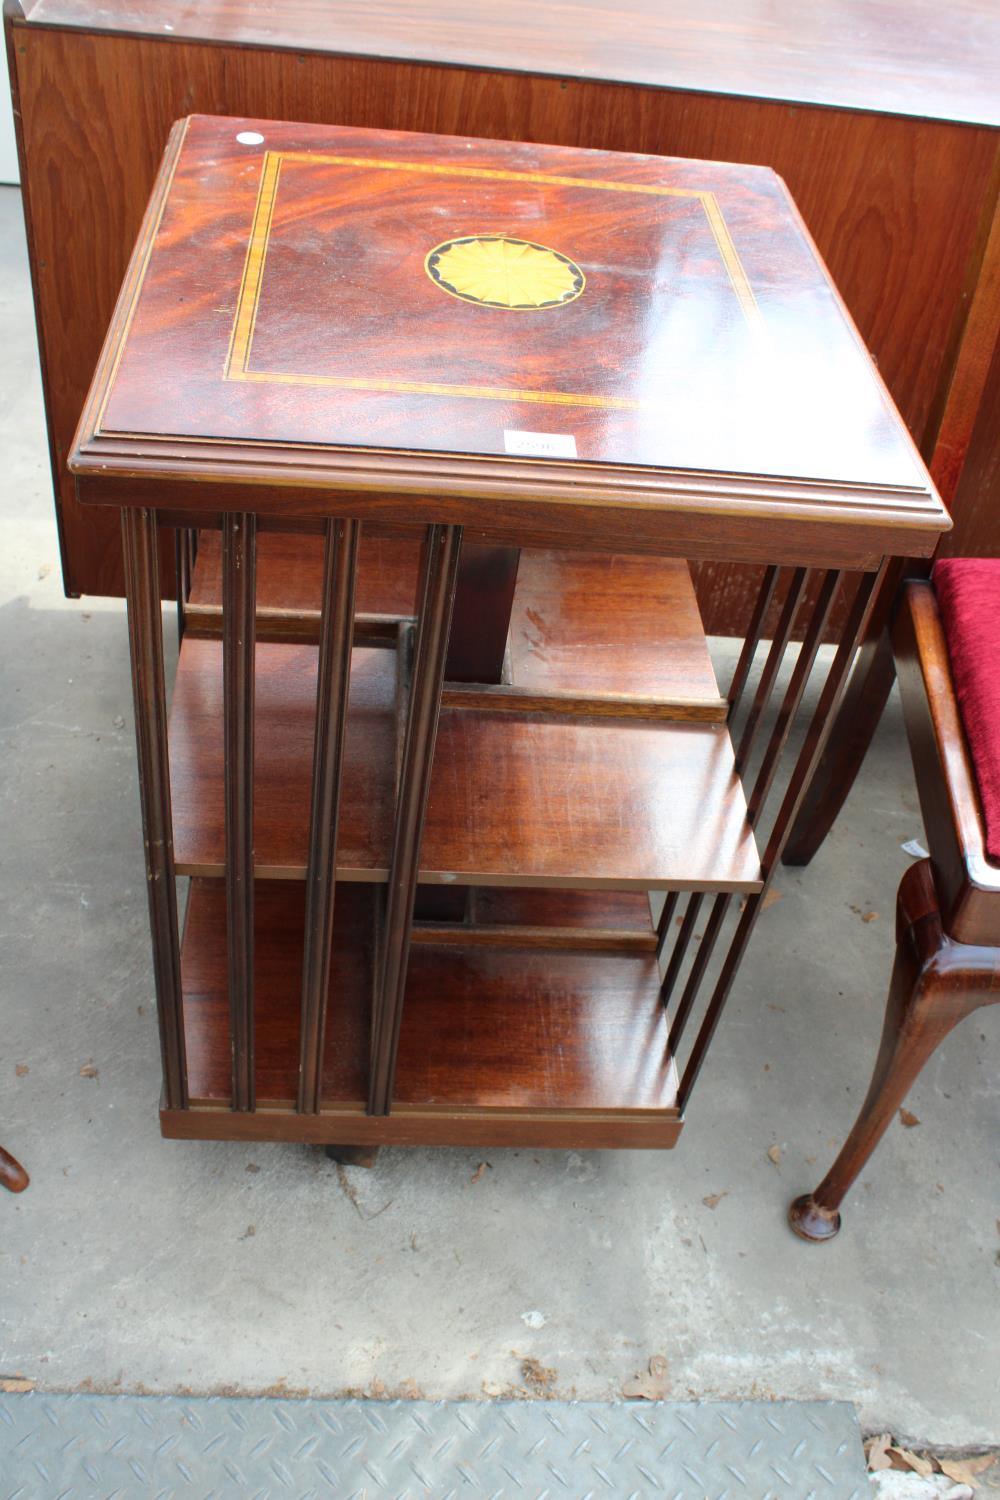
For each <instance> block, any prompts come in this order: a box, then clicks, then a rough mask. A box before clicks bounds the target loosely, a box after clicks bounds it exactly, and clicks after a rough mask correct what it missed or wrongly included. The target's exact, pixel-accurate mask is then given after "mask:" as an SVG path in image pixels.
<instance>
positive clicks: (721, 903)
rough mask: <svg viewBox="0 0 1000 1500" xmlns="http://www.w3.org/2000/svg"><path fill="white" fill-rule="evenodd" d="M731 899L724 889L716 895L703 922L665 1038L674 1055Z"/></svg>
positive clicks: (669, 1050) (668, 1049) (668, 1048)
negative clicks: (703, 928) (689, 969)
mask: <svg viewBox="0 0 1000 1500" xmlns="http://www.w3.org/2000/svg"><path fill="white" fill-rule="evenodd" d="M731 900H732V896H730V895H729V894H728V892H725V891H723V892H722V894H721V895H718V896H716V898H715V901H714V903H713V905H712V910H711V912H710V913H709V917H708V921H707V922H706V923H705V931H704V932H703V933H702V935H701V942H700V943H699V944H698V951H697V953H696V954H695V956H694V962H693V963H692V965H691V972H690V974H689V975H688V977H687V983H686V984H685V986H684V993H683V994H682V995H681V999H680V1004H679V1005H678V1007H677V1013H676V1015H675V1016H674V1019H673V1022H672V1023H671V1026H670V1035H669V1036H668V1038H667V1051H668V1052H670V1053H671V1054H672V1055H673V1056H675V1057H676V1055H677V1048H678V1047H679V1046H680V1044H681V1037H682V1036H683V1035H684V1028H685V1027H686V1025H687V1022H688V1017H689V1016H690V1014H691V1010H692V1008H693V1006H694V1002H695V1000H696V999H697V996H698V991H699V989H700V988H701V981H702V980H703V979H704V977H705V970H706V969H707V968H708V965H709V960H710V959H711V957H712V953H713V952H714V950H715V945H716V943H717V941H718V938H719V932H720V931H721V929H722V924H723V922H724V920H725V916H726V912H727V911H728V910H729V903H730V901H731Z"/></svg>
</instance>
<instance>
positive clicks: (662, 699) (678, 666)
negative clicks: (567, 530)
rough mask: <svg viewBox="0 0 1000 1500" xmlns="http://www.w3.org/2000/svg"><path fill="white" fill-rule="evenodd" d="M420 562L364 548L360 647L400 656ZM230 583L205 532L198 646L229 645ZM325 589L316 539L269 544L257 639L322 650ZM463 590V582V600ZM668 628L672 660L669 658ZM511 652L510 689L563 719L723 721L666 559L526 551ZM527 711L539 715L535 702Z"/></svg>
mask: <svg viewBox="0 0 1000 1500" xmlns="http://www.w3.org/2000/svg"><path fill="white" fill-rule="evenodd" d="M475 550H477V551H478V550H482V551H486V550H487V549H475ZM418 562H419V543H418V542H417V541H416V540H414V541H404V540H395V539H388V540H386V539H380V538H370V537H368V536H365V537H364V538H363V541H362V546H361V553H360V560H359V571H358V593H357V612H358V614H360V615H361V616H362V617H363V619H362V622H360V629H359V630H356V634H355V640H356V643H357V644H367V643H371V642H372V641H374V639H375V638H376V636H380V637H382V638H384V639H385V640H386V641H387V642H390V641H391V643H392V644H393V645H395V638H396V631H395V628H394V626H393V628H391V629H390V628H389V625H390V622H392V621H395V620H397V619H399V618H400V617H412V615H413V610H414V607H415V605H414V593H415V589H416V570H417V565H418ZM221 581H222V580H221V566H220V544H219V536H218V533H216V532H214V531H204V532H203V533H202V534H201V541H200V544H199V548H198V557H197V561H196V563H195V567H194V573H193V583H192V587H191V593H190V597H189V599H188V604H187V609H186V620H187V630H188V633H189V634H190V636H191V637H192V639H196V640H197V639H214V638H216V637H218V636H220V635H221V613H220V611H221V603H220V601H221ZM321 584H322V542H321V540H320V539H319V538H316V537H309V536H296V535H290V534H282V533H274V532H271V533H264V534H262V535H261V536H260V537H259V538H258V543H257V638H258V640H263V641H271V642H276V641H285V642H288V641H309V640H316V641H318V640H319V622H320V614H319V604H320V590H321ZM461 584H462V577H461V574H460V576H459V591H461ZM209 611H212V613H211V614H210V613H209ZM383 620H384V621H385V629H384V630H383V629H382V628H381V626H380V625H379V622H380V621H383ZM675 621H676V622H680V623H679V628H676V629H675V627H674V622H675ZM667 622H670V623H671V630H672V645H671V649H670V650H669V651H665V650H664V649H663V629H664V626H665V625H666V623H667ZM456 629H457V627H456ZM262 631H263V634H262ZM452 634H453V636H454V634H455V630H453V632H452ZM509 641H510V644H509V650H510V658H509V670H510V677H509V682H508V684H507V687H508V688H516V689H522V690H525V692H526V693H527V694H531V695H534V696H535V697H538V696H541V697H542V700H543V701H542V706H545V705H546V704H551V705H552V706H553V707H559V706H560V704H561V705H562V707H563V708H564V710H565V711H566V712H572V711H574V707H575V711H576V712H578V713H579V712H587V711H588V710H587V707H586V705H587V704H589V705H590V711H591V712H601V711H604V712H607V713H612V714H615V713H617V714H622V715H627V714H629V713H634V714H637V715H638V716H640V717H653V716H656V714H657V705H662V716H663V717H665V718H670V717H691V718H700V719H703V720H708V721H713V722H714V721H718V720H720V719H722V718H724V717H725V705H724V704H723V702H722V700H721V698H720V697H719V692H718V688H717V686H716V681H715V675H714V672H713V670H712V664H711V660H710V658H709V655H708V648H707V645H706V643H705V640H704V636H703V634H702V632H701V626H700V616H699V613H698V605H697V602H696V600H695V596H694V591H693V589H692V587H691V581H690V575H689V572H688V569H687V568H686V567H684V566H683V564H678V563H677V562H674V561H671V560H669V559H662V558H641V557H622V556H618V557H614V556H612V557H608V556H605V555H603V554H601V553H578V552H561V553H560V552H540V551H537V550H524V551H522V552H521V554H520V562H519V565H518V571H517V579H516V589H515V593H514V604H513V612H512V613H511V617H510V637H509ZM476 687H477V685H475V684H473V685H469V686H468V687H463V688H462V689H461V690H457V691H455V692H454V693H453V694H452V695H451V697H450V698H449V697H448V696H447V693H448V690H447V689H446V699H445V701H450V702H452V703H454V704H456V705H459V704H461V703H463V702H464V703H466V704H469V703H472V702H475V701H476V698H475V693H476ZM482 696H483V702H482V704H480V706H486V705H487V704H494V705H496V706H498V707H502V706H503V705H504V701H505V697H504V694H502V693H499V694H497V693H494V692H492V685H486V688H485V692H484V694H483V695H482ZM630 700H631V702H630ZM507 701H510V694H509V693H508V694H507ZM521 708H522V711H523V710H524V709H525V708H529V709H530V702H525V703H522V704H521Z"/></svg>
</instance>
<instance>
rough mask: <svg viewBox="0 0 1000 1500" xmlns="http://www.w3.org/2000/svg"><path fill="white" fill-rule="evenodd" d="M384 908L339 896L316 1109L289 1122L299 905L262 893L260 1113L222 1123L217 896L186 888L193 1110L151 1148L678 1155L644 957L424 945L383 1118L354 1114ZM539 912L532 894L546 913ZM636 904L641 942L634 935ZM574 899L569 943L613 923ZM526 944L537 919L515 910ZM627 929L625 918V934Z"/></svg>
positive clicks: (222, 974) (653, 982)
mask: <svg viewBox="0 0 1000 1500" xmlns="http://www.w3.org/2000/svg"><path fill="white" fill-rule="evenodd" d="M380 899H381V896H380V893H379V892H378V891H377V890H376V889H374V888H372V887H370V886H364V885H343V886H340V887H338V892H337V907H336V921H335V941H334V963H333V971H332V974H331V981H330V992H329V1001H328V1005H329V1010H328V1017H327V1028H326V1049H325V1069H324V1086H323V1108H322V1111H321V1113H320V1114H319V1115H298V1114H297V1113H296V1112H295V1107H294V1099H295V1092H296V1081H297V1076H298V1049H299V1025H298V1015H299V987H300V974H301V963H302V934H303V927H304V890H303V887H302V886H301V885H299V884H297V883H295V884H293V883H289V882H285V881H275V882H268V881H264V882H259V883H258V885H257V900H256V929H255V939H256V953H255V980H256V1001H255V1007H256V1008H255V1063H256V1083H257V1097H258V1108H257V1110H256V1111H255V1112H254V1113H253V1114H240V1113H234V1112H232V1111H231V1110H229V1108H228V1100H229V1097H230V1094H229V1066H230V1062H229V1059H230V1044H229V1010H228V1002H227V997H226V951H225V889H224V886H223V884H222V882H220V881H215V880H195V881H192V884H191V891H190V896H189V901H188V914H187V920H186V923H185V932H184V944H183V955H182V977H183V982H184V1029H185V1039H186V1045H187V1065H188V1087H189V1094H190V1098H191V1107H190V1108H189V1109H187V1110H164V1111H162V1113H161V1123H162V1128H163V1133H164V1134H165V1135H168V1136H178V1137H186V1138H195V1139H234V1140H235V1139H246V1140H302V1141H318V1142H327V1143H330V1144H367V1143H384V1144H393V1143H396V1144H410V1145H416V1144H427V1145H432V1144H433V1145H444V1144H455V1145H497V1146H502V1145H526V1146H539V1147H544V1146H563V1147H566V1146H578V1147H579V1146H590V1147H599V1146H640V1147H641V1146H649V1147H663V1146H670V1145H673V1143H674V1141H675V1140H676V1137H677V1135H678V1133H679V1131H680V1127H681V1121H680V1118H679V1116H678V1112H677V1109H676V1096H677V1076H676V1071H675V1068H674V1066H673V1062H672V1060H671V1059H670V1058H669V1057H668V1056H667V1052H666V1018H665V1015H664V1012H663V1010H662V1007H661V1006H660V1004H659V977H658V973H657V967H656V959H655V954H653V953H652V952H649V951H646V952H637V951H629V952H627V953H625V954H617V953H611V952H602V951H585V950H583V949H581V950H573V949H570V948H567V947H566V946H565V942H566V926H565V918H566V916H567V910H566V908H565V907H562V908H561V909H560V914H561V916H562V918H563V919H564V925H562V926H561V927H560V928H559V929H558V931H559V942H558V945H557V946H554V947H552V948H541V947H533V948H518V947H514V946H508V945H506V944H505V945H504V946H502V947H493V946H490V945H489V944H483V943H479V944H476V945H475V946H471V947H466V946H463V945H461V944H460V943H459V942H456V941H454V935H450V940H449V941H448V942H442V943H435V942H423V941H421V942H418V943H415V944H414V946H413V949H412V953H411V960H410V972H409V982H408V986H407V993H406V1004H405V1009H404V1017H403V1029H402V1033H401V1036H400V1045H399V1064H398V1068H397V1074H396V1092H395V1096H394V1104H393V1112H392V1114H391V1115H389V1116H384V1117H377V1116H369V1115H366V1114H365V1112H364V1110H365V1104H364V1099H365V1092H366V1081H367V1049H368V1026H369V1017H370V1014H371V1011H370V997H371V983H372V954H373V951H374V945H373V935H374V913H375V909H376V905H375V904H376V902H377V901H379V900H380ZM545 899H546V898H545V897H544V893H543V901H544V900H545ZM635 899H636V903H637V905H636V912H635V918H634V921H635V927H636V929H638V928H639V924H640V923H641V922H642V921H643V920H645V922H646V923H647V925H648V908H646V912H645V916H643V911H642V904H641V898H635ZM603 900H604V898H603V897H602V896H601V895H599V894H597V895H594V896H593V897H590V898H589V899H588V898H585V897H583V896H582V895H581V894H580V893H577V894H576V897H575V901H574V905H573V908H572V909H571V911H570V913H569V915H570V916H571V918H572V920H573V921H574V922H575V923H576V924H578V925H579V927H580V931H581V943H582V944H585V943H586V934H587V932H588V931H592V930H593V929H595V928H596V929H599V930H607V929H610V928H612V927H614V926H615V925H616V923H620V922H621V920H622V916H623V913H622V909H621V903H622V898H621V897H615V898H612V904H611V908H610V910H609V911H607V912H605V911H603V910H602V901H603ZM525 915H526V916H528V917H530V918H532V922H531V925H532V926H533V930H534V931H535V932H536V933H537V932H538V931H539V930H541V929H544V927H545V925H546V923H547V921H548V918H549V915H550V913H549V910H548V907H546V906H544V905H543V906H541V907H539V908H536V909H535V911H533V912H526V913H519V916H525ZM631 920H632V919H631V917H630V921H631Z"/></svg>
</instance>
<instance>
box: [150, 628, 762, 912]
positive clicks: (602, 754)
mask: <svg viewBox="0 0 1000 1500" xmlns="http://www.w3.org/2000/svg"><path fill="white" fill-rule="evenodd" d="M394 693H395V664H394V660H393V655H392V653H391V652H387V651H379V650H371V649H367V648H356V649H355V652H354V661H353V668H352V673H351V701H350V709H349V715H348V730H347V741H346V747H345V753H344V772H343V776H344V780H343V790H342V804H341V815H340V839H339V848H338V861H337V873H338V878H340V879H342V880H362V881H372V880H376V881H384V880H385V878H386V873H387V868H388V854H389V838H390V830H391V821H392V800H393V787H394V779H395V718H394ZM315 700H316V652H315V650H314V649H313V648H311V647H307V646H284V645H267V644H262V645H260V646H259V647H258V650H257V682H256V711H257V719H256V763H255V793H254V806H255V841H254V842H255V855H256V868H257V873H258V876H259V877H262V878H264V877H266V878H279V879H280V878H289V879H295V880H301V879H303V878H304V875H305V866H306V850H307V836H308V830H307V822H308V809H309V786H310V777H311V767H312V753H313V733H314V721H315ZM221 712H222V676H221V648H220V646H219V643H218V642H216V641H199V640H192V641H187V640H186V641H185V642H184V644H183V646H182V648H181V653H180V661H179V663H178V669H177V678H176V681H175V685H174V695H173V702H172V705H171V723H170V738H171V744H170V750H171V785H172V795H173V808H174V848H175V855H176V861H177V869H178V871H179V872H180V873H181V874H191V875H207V874H214V875H218V874H221V873H222V870H223V863H224V827H223V803H222V736H221V729H220V725H221ZM419 878H420V881H421V882H422V883H429V884H437V883H445V884H452V883H458V884H463V885H537V886H578V887H597V888H607V889H618V890H626V889H629V888H640V889H649V888H652V887H663V886H678V887H681V888H683V889H692V888H698V889H704V890H718V889H720V888H726V889H733V890H754V889H757V888H758V886H759V880H760V869H759V862H758V858H757V851H756V848H755V846H754V842H753V836H752V834H751V833H750V830H749V827H748V826H747V823H746V805H745V802H744V799H743V792H742V788H741V787H740V783H739V781H738V779H737V778H736V775H735V771H734V769H733V751H732V746H731V744H730V740H729V735H728V732H727V731H726V729H725V727H724V726H714V725H711V724H707V725H700V724H657V725H649V724H644V723H641V722H621V721H612V720H579V719H574V718H571V717H568V716H557V717H553V718H545V717H544V716H542V715H540V714H506V713H504V714H498V713H488V712H485V711H479V710H470V709H456V708H445V709H443V710H442V713H441V721H440V727H439V730H438V740H437V750H436V754H435V763H434V774H433V778H432V782H431V793H430V804H429V807H428V811H427V821H426V824H425V830H424V839H423V849H422V856H421V870H420V877H419Z"/></svg>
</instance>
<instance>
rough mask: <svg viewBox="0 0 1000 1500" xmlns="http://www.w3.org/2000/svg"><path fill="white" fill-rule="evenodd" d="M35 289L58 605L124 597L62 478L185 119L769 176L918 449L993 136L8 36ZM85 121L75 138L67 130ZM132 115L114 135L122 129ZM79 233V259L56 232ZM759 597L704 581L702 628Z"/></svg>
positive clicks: (666, 95) (621, 93)
mask: <svg viewBox="0 0 1000 1500" xmlns="http://www.w3.org/2000/svg"><path fill="white" fill-rule="evenodd" d="M14 36H15V58H16V65H17V73H18V81H19V83H20V91H21V99H22V108H23V115H24V147H25V151H26V163H25V174H24V175H25V181H26V184H27V192H28V208H29V213H30V217H31V220H32V225H33V242H34V256H33V262H34V272H35V277H36V286H37V290H38V296H39V307H40V313H41V325H42V341H43V347H44V349H45V352H46V364H47V367H48V370H49V372H50V380H49V386H50V389H49V394H48V407H49V417H50V424H51V428H52V437H53V451H54V462H55V467H56V471H57V476H58V480H59V493H60V504H61V511H62V516H63V526H64V539H65V544H66V551H67V560H68V566H67V573H66V583H67V587H68V588H69V590H70V591H71V592H120V591H121V578H120V567H119V557H118V551H119V549H118V540H117V533H116V529H115V526H116V523H114V522H113V521H112V520H111V518H108V519H107V520H106V521H105V519H104V518H103V517H100V516H98V515H91V516H88V517H82V516H81V515H80V513H79V510H78V508H77V506H76V503H75V500H74V497H73V493H72V485H71V482H70V480H69V477H68V475H67V474H66V471H65V467H64V460H65V454H66V451H67V448H68V444H69V441H70V438H71V435H72V429H73V426H74V423H75V420H76V417H77V415H78V414H79V409H80V406H81V405H82V400H83V396H84V393H85V390H86V385H87V382H88V380H89V377H90V374H91V372H92V369H93V365H94V363H95V361H96V357H97V353H98V349H99V346H100V340H101V336H102V332H103V329H104V327H105V326H106V323H107V320H108V318H109V316H110V312H111V307H112V304H113V299H114V294H115V290H116V287H117V284H118V281H119V279H120V276H121V274H122V271H123V269H124V264H125V260H126V257H127V253H128V249H129V247H130V245H131V242H132V239H133V237H134V235H135V233H136V231H137V229H138V224H139V220H140V218H141V213H142V208H143V205H144V202H145V199H146V195H147V194H148V191H149V188H150V186H151V183H152V179H153V175H154V172H155V168H156V164H157V161H158V158H159V153H160V151H161V149H162V144H163V141H164V140H165V137H166V132H167V129H168V128H169V125H170V123H171V122H172V121H173V119H175V118H177V117H178V116H179V115H181V114H183V113H185V112H186V111H188V110H191V109H206V110H229V111H235V112H246V113H258V114H264V115H284V116H285V117H291V118H299V119H302V120H315V121H334V122H343V123H355V124H364V125H390V126H396V127H400V128H407V129H438V130H443V131H455V132H457V131H459V130H465V131H469V132H472V133H476V134H482V135H492V136H500V137H502V136H505V135H506V136H516V137H519V138H521V139H526V140H546V141H555V142H565V143H567V144H582V145H589V146H601V147H606V148H610V149H632V150H644V151H652V152H673V153H675V154H679V155H693V156H702V157H707V158H717V159H723V160H725V159H730V160H751V161H758V162H764V163H767V164H769V165H771V166H774V167H775V168H776V169H777V170H778V171H779V172H781V173H782V175H783V176H784V177H785V179H786V181H787V182H788V184H789V186H790V188H791V190H792V192H793V194H794V196H795V197H796V199H797V201H798V203H799V205H800V207H801V208H802V210H803V213H804V216H805V218H806V220H807V222H808V224H809V226H810V228H811V230H812V232H813V234H814V236H815V238H816V240H817V242H818V244H819V246H820V249H821V251H822V252H823V254H824V256H825V257H826V259H827V262H828V264H829V265H830V268H831V271H832V273H833V275H834V278H835V280H836V281H837V282H838V284H839V285H840V287H841V289H842V291H843V292H844V294H845V297H846V300H847V302H848V305H849V306H850V307H851V310H852V312H853V313H854V316H855V318H856V319H857V321H858V323H859V326H860V328H861V331H862V334H863V335H864V337H865V338H866V340H867V341H868V343H869V344H870V345H871V346H872V347H873V349H874V350H875V353H876V355H877V357H878V359H879V365H880V369H881V370H882V373H883V374H884V375H885V377H886V379H887V381H888V383H889V386H890V388H891V390H892V391H893V394H894V396H895V398H896V400H897V402H898V403H899V404H900V407H901V409H902V411H903V414H904V417H905V418H906V420H907V422H908V424H909V426H910V429H911V431H913V432H914V433H915V434H916V435H917V436H918V438H919V437H920V436H921V433H922V431H923V428H924V425H925V422H926V417H927V413H928V412H929V410H930V408H931V405H932V403H933V401H934V398H935V392H936V390H937V387H938V385H939V382H940V380H941V378H942V359H943V355H944V351H945V350H946V348H947V347H948V343H949V337H950V334H951V330H952V323H953V319H954V316H955V310H956V307H957V306H958V305H959V302H960V298H961V295H962V290H963V282H964V278H965V274H966V270H967V268H968V265H969V261H970V256H971V253H972V247H973V243H974V241H975V236H976V232H977V227H978V223H979V219H980V216H981V213H982V201H983V197H984V194H985V193H986V191H987V187H988V182H989V173H990V168H991V164H992V160H993V157H994V155H995V136H994V133H993V132H991V131H989V130H975V129H968V128H960V127H957V126H954V125H947V124H934V123H922V122H919V121H907V120H885V119H881V118H878V117H875V116H867V115H854V114H848V113H845V112H839V111H832V110H824V109H816V108H808V107H803V108H789V107H788V106H786V105H782V104H773V103H767V102H764V101H760V100H747V99H744V100H733V99H726V98H720V97H711V96H707V95H699V94H691V93H685V94H674V93H670V92H665V91H663V92H659V91H654V90H645V89H638V90H637V89H632V88H623V87H618V86H614V85H609V84H600V83H575V82H572V81H568V80H566V79H565V78H538V77H530V76H514V75H509V76H504V77H497V76H491V75H490V74H489V73H479V72H476V71H472V70H468V69H461V68H456V69H446V68H435V67H433V66H427V67H418V66H404V65H399V66H396V67H393V66H392V65H387V64H382V63H379V62H376V61H372V60H359V59H348V58H333V57H326V58H323V57H316V56H291V55H287V54H281V53H268V52H267V51H245V52H242V53H241V52H234V51H231V50H229V49H226V48H222V47H217V48H213V47H204V46H201V47H200V46H197V45H194V44H181V43H169V44H167V43H163V42H156V41H141V40H138V39H136V38H121V37H111V36H99V37H96V38H94V37H89V36H86V35H83V34H72V33H69V32H63V31H59V30H55V29H52V30H49V29H46V28H44V27H33V26H26V27H25V26H19V27H17V28H15V33H14ZM83 119H85V120H86V121H87V130H86V132H85V133H81V131H80V128H79V121H80V120H83ZM123 119H127V120H129V122H130V128H129V130H128V131H119V130H118V128H117V122H118V121H120V120H123ZM67 223H72V224H73V225H74V254H73V256H72V257H68V256H66V254H65V253H64V248H63V247H64V227H65V225H66V224H67ZM751 594H752V588H751V587H750V585H748V583H747V582H746V580H745V579H744V578H742V576H741V575H739V574H737V573H736V571H735V570H733V569H724V570H721V571H716V572H712V573H710V574H706V576H704V577H703V579H702V585H701V599H702V604H703V608H704V609H705V613H706V624H707V625H708V627H709V629H711V630H720V629H730V630H732V629H740V628H742V624H743V622H744V621H745V618H746V615H747V614H748V613H749V604H750V597H751Z"/></svg>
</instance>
